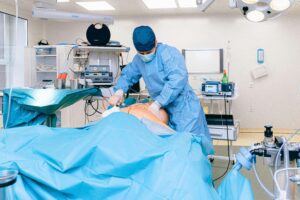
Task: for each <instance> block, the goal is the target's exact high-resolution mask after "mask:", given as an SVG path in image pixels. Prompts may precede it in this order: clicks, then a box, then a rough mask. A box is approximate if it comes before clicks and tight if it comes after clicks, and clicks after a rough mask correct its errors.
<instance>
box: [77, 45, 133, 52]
mask: <svg viewBox="0 0 300 200" xmlns="http://www.w3.org/2000/svg"><path fill="white" fill-rule="evenodd" d="M76 49H79V50H80V49H83V50H90V51H113V52H129V50H130V48H129V47H96V46H79V47H78V48H75V49H74V50H76Z"/></svg>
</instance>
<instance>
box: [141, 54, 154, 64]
mask: <svg viewBox="0 0 300 200" xmlns="http://www.w3.org/2000/svg"><path fill="white" fill-rule="evenodd" d="M138 55H139V56H140V58H141V59H142V61H144V62H145V63H148V62H151V61H152V60H153V58H154V57H155V52H153V53H149V54H146V55H142V54H138Z"/></svg>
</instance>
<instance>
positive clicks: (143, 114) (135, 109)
mask: <svg viewBox="0 0 300 200" xmlns="http://www.w3.org/2000/svg"><path fill="white" fill-rule="evenodd" d="M149 106H150V104H149V103H147V104H134V105H131V106H128V107H126V108H122V109H121V112H126V113H129V114H132V115H134V116H136V117H137V118H140V119H141V118H147V119H149V120H151V121H154V122H157V123H160V124H164V125H167V124H168V122H169V116H168V114H167V112H166V111H165V110H164V109H160V114H161V116H162V120H161V119H159V118H157V117H156V116H155V115H154V114H152V112H150V111H149V110H148V108H149Z"/></svg>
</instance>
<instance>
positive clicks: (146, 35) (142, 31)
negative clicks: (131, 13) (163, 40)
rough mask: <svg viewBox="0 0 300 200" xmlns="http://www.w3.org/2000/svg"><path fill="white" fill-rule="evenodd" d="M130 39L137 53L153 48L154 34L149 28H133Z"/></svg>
mask: <svg viewBox="0 0 300 200" xmlns="http://www.w3.org/2000/svg"><path fill="white" fill-rule="evenodd" d="M132 39H133V43H134V46H135V48H136V50H137V51H150V50H151V49H153V48H154V47H155V40H156V38H155V34H154V32H153V30H152V28H150V27H149V26H139V27H137V28H135V29H134V31H133V38H132Z"/></svg>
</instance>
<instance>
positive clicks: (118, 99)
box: [108, 90, 124, 106]
mask: <svg viewBox="0 0 300 200" xmlns="http://www.w3.org/2000/svg"><path fill="white" fill-rule="evenodd" d="M123 95H124V92H123V90H117V91H116V92H115V94H114V95H113V96H111V97H110V98H109V100H108V103H109V104H110V105H112V106H119V105H121V104H122V102H123V100H124V97H123Z"/></svg>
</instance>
